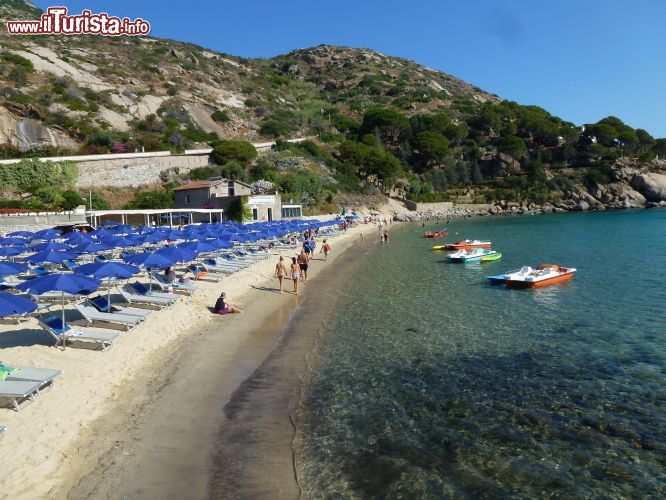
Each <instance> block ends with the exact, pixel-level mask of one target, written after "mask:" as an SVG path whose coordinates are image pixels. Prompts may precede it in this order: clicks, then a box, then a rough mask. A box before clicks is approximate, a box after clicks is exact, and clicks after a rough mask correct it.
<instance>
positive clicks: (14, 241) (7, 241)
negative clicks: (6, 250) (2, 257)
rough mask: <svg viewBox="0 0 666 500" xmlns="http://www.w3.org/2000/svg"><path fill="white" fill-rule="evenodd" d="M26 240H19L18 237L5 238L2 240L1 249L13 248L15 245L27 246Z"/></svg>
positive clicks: (0, 241)
mask: <svg viewBox="0 0 666 500" xmlns="http://www.w3.org/2000/svg"><path fill="white" fill-rule="evenodd" d="M25 244H26V240H25V238H18V237H16V236H14V237H11V238H3V239H1V240H0V247H11V246H13V245H25Z"/></svg>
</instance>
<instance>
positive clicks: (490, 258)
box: [481, 252, 502, 262]
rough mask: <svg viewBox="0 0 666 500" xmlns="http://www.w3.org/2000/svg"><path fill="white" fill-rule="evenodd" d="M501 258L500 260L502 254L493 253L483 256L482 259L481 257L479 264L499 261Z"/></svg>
mask: <svg viewBox="0 0 666 500" xmlns="http://www.w3.org/2000/svg"><path fill="white" fill-rule="evenodd" d="M501 258H502V254H501V253H500V252H495V253H493V254H490V255H484V256H483V257H481V262H490V261H493V260H499V259H501Z"/></svg>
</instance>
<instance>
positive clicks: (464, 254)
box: [448, 248, 497, 262]
mask: <svg viewBox="0 0 666 500" xmlns="http://www.w3.org/2000/svg"><path fill="white" fill-rule="evenodd" d="M496 253H497V252H496V251H495V250H488V249H485V248H473V249H471V250H458V251H457V252H453V253H450V254H449V255H448V258H449V260H450V261H451V262H475V261H479V260H481V259H482V258H483V257H486V256H490V255H493V254H496Z"/></svg>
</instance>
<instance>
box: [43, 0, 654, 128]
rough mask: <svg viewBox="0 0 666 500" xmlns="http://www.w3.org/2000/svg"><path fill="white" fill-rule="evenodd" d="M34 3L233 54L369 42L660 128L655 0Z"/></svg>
mask: <svg viewBox="0 0 666 500" xmlns="http://www.w3.org/2000/svg"><path fill="white" fill-rule="evenodd" d="M34 3H36V4H37V5H38V6H39V7H41V8H46V7H48V6H51V5H66V6H67V7H68V8H69V9H70V12H71V13H79V12H80V11H81V10H82V9H83V8H88V9H90V10H93V11H95V12H101V11H105V12H108V13H110V14H113V15H117V16H120V17H125V16H127V17H130V18H135V17H142V18H144V19H146V20H148V21H150V22H151V24H152V35H155V36H159V37H165V38H174V39H177V40H183V41H188V42H193V43H196V44H198V45H201V46H203V47H208V48H212V49H215V50H218V51H221V52H226V53H229V54H234V55H239V56H244V57H268V56H273V55H276V54H280V53H285V52H289V51H290V50H292V49H296V48H303V47H310V46H314V45H319V44H322V43H326V44H335V45H348V46H353V47H368V48H372V49H375V50H377V51H379V52H382V53H385V54H388V55H396V56H401V57H406V58H409V59H413V60H414V61H416V62H418V63H421V64H425V65H427V66H430V67H432V68H437V69H440V70H442V71H445V72H447V73H450V74H452V75H454V76H457V77H459V78H462V79H463V80H466V81H468V82H470V83H472V84H474V85H477V86H479V87H481V88H483V89H485V90H487V91H489V92H493V93H496V94H498V95H499V96H501V97H503V98H506V99H511V100H514V101H517V102H519V103H521V104H536V105H539V106H542V107H544V108H545V109H547V110H548V111H550V112H551V113H553V114H556V115H558V116H560V117H562V118H564V119H565V120H569V121H572V122H574V123H577V124H581V123H590V122H595V121H597V120H599V119H601V118H603V117H604V116H607V115H615V116H618V117H619V118H621V119H622V120H624V121H625V122H626V123H628V124H629V125H631V126H633V127H637V128H644V129H646V130H647V131H648V132H650V133H652V134H653V135H655V136H658V137H666V92H665V91H664V81H666V57H664V51H665V49H666V43H665V42H666V2H664V1H662V0H627V1H618V0H605V1H602V0H560V1H555V0H552V1H548V0H504V1H500V0H439V1H438V0H430V1H425V0H411V1H410V0H404V1H394V0H384V1H375V0H354V1H350V0H337V1H336V0H328V1H323V0H310V1H302V0H293V1H292V0H282V1H280V2H278V1H275V0H263V1H258V0H244V1H233V2H231V1H227V0H218V1H212V0H205V1H195V2H167V1H164V0H162V1H157V0H140V1H137V0H132V1H129V0H113V1H94V0H88V1H81V0H72V1H67V0H54V1H53V2H48V1H46V2H45V1H42V0H39V1H36V2H34ZM176 6H178V8H176Z"/></svg>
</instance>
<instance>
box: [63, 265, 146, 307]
mask: <svg viewBox="0 0 666 500" xmlns="http://www.w3.org/2000/svg"><path fill="white" fill-rule="evenodd" d="M74 272H75V273H76V274H81V275H83V276H91V277H93V278H97V279H99V280H101V279H105V278H117V279H125V280H126V279H129V278H131V277H132V276H134V275H135V274H138V273H139V272H141V270H140V269H139V268H138V267H136V266H130V265H128V264H123V263H122V262H93V263H92V264H84V265H82V266H79V267H77V268H76V271H74ZM110 285H111V284H110V283H109V287H108V295H107V300H106V302H107V304H108V307H109V309H108V310H111V286H110Z"/></svg>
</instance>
